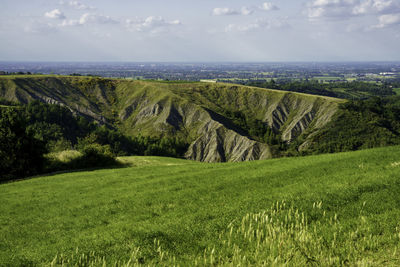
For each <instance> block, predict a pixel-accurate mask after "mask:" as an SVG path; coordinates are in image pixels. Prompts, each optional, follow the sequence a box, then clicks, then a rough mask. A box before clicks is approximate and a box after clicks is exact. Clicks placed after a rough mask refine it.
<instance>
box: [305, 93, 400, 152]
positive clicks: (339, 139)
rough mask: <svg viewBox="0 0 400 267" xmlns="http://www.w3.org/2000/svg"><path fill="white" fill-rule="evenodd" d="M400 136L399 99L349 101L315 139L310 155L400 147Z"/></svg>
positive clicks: (310, 148) (309, 149)
mask: <svg viewBox="0 0 400 267" xmlns="http://www.w3.org/2000/svg"><path fill="white" fill-rule="evenodd" d="M399 132H400V98H399V97H390V98H385V99H381V98H371V99H368V100H364V101H349V102H346V103H344V104H342V105H341V106H340V110H339V112H338V114H337V115H336V117H335V118H333V119H332V121H331V122H329V123H328V124H327V125H326V126H325V127H324V129H323V130H322V131H321V132H319V133H318V134H317V135H315V136H314V137H313V140H312V141H313V142H312V145H311V146H310V147H309V148H308V151H309V152H312V153H334V152H340V151H350V150H358V149H365V148H372V147H380V146H388V145H395V144H400V134H399Z"/></svg>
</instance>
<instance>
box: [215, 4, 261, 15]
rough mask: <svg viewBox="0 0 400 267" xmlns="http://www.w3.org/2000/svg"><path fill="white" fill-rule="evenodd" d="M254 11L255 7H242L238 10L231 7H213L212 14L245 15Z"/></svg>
mask: <svg viewBox="0 0 400 267" xmlns="http://www.w3.org/2000/svg"><path fill="white" fill-rule="evenodd" d="M253 13H254V9H253V8H249V7H246V6H244V7H242V8H241V9H240V10H236V9H233V8H229V7H216V8H214V9H213V11H212V14H213V15H214V16H232V15H243V16H248V15H251V14H253Z"/></svg>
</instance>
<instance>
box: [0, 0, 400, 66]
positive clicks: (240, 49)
mask: <svg viewBox="0 0 400 267" xmlns="http://www.w3.org/2000/svg"><path fill="white" fill-rule="evenodd" d="M0 4H1V8H0V60H2V61H9V60H18V61H21V60H22V61H25V60H28V61H246V62H249V61H390V60H396V61H398V60H400V48H399V47H400V46H399V44H400V0H279V1H278V0H275V1H256V0H247V1H244V0H201V1H199V0H146V1H144V0H113V1H111V0H0Z"/></svg>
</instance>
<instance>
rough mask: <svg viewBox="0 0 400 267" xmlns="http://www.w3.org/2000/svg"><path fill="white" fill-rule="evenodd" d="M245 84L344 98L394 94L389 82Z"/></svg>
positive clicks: (263, 82) (273, 82) (253, 82)
mask: <svg viewBox="0 0 400 267" xmlns="http://www.w3.org/2000/svg"><path fill="white" fill-rule="evenodd" d="M245 85H249V86H256V87H261V88H269V89H276V90H284V91H292V92H299V93H305V94H312V95H322V96H330V97H337V98H344V99H365V98H368V97H372V96H379V97H386V96H392V95H395V92H394V91H393V89H392V88H393V86H392V85H390V84H387V83H384V84H379V83H368V82H358V81H353V82H331V83H320V82H318V81H308V80H305V81H294V82H293V81H290V82H279V83H277V82H275V81H274V80H271V81H268V82H267V81H249V82H247V83H245Z"/></svg>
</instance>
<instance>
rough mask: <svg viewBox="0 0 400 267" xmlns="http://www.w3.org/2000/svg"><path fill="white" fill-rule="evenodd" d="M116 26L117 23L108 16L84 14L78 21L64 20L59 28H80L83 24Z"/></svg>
mask: <svg viewBox="0 0 400 267" xmlns="http://www.w3.org/2000/svg"><path fill="white" fill-rule="evenodd" d="M89 23H92V24H118V23H119V22H118V21H117V20H115V19H113V18H111V17H110V16H104V15H98V14H92V13H85V14H83V15H82V16H81V17H80V18H79V19H70V20H67V19H65V20H64V21H63V22H62V23H61V24H60V26H63V27H66V26H82V25H85V24H89Z"/></svg>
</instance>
